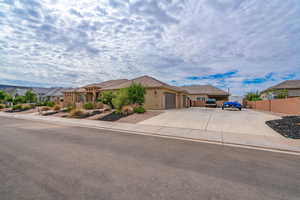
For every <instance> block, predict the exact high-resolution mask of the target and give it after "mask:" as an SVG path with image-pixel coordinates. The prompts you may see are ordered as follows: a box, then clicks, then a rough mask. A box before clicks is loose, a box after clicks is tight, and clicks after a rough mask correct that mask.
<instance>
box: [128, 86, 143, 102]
mask: <svg viewBox="0 0 300 200" xmlns="http://www.w3.org/2000/svg"><path fill="white" fill-rule="evenodd" d="M145 94H146V89H145V87H144V86H142V84H140V83H139V84H136V83H133V84H131V85H130V86H129V88H128V99H129V102H130V103H131V104H138V105H142V104H143V103H144V102H145Z"/></svg>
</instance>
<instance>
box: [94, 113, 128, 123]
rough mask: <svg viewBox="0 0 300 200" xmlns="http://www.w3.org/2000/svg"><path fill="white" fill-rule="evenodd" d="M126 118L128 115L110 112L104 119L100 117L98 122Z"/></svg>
mask: <svg viewBox="0 0 300 200" xmlns="http://www.w3.org/2000/svg"><path fill="white" fill-rule="evenodd" d="M127 116H128V115H125V114H123V113H116V112H112V113H110V114H108V115H105V116H104V117H101V118H100V119H99V120H102V121H109V122H113V121H117V120H119V119H121V118H123V117H127Z"/></svg>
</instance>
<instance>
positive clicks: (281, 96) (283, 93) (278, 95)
mask: <svg viewBox="0 0 300 200" xmlns="http://www.w3.org/2000/svg"><path fill="white" fill-rule="evenodd" d="M275 95H276V98H277V99H285V98H287V97H288V96H289V92H288V90H287V89H283V90H277V91H275Z"/></svg>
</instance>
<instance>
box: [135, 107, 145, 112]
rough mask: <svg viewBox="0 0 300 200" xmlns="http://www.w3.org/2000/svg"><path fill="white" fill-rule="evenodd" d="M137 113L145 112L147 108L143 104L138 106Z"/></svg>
mask: <svg viewBox="0 0 300 200" xmlns="http://www.w3.org/2000/svg"><path fill="white" fill-rule="evenodd" d="M134 112H135V113H144V112H146V110H145V108H144V107H143V106H138V107H135V108H134Z"/></svg>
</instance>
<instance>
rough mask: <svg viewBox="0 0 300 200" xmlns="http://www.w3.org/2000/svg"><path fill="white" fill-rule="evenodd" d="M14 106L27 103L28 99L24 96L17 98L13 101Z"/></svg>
mask: <svg viewBox="0 0 300 200" xmlns="http://www.w3.org/2000/svg"><path fill="white" fill-rule="evenodd" d="M13 103H14V104H20V103H26V99H25V97H24V96H17V97H15V98H14V99H13Z"/></svg>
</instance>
